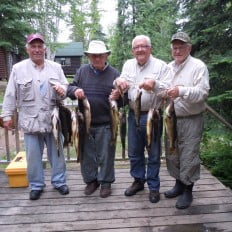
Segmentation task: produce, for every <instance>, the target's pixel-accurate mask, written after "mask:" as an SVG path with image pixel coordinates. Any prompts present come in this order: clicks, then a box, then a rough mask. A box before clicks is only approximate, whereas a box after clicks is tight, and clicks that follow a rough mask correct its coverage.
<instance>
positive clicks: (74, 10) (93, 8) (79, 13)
mask: <svg viewBox="0 0 232 232" xmlns="http://www.w3.org/2000/svg"><path fill="white" fill-rule="evenodd" d="M69 25H70V26H71V27H72V33H71V36H70V38H71V39H72V40H74V41H81V42H83V43H84V44H85V45H87V44H88V43H89V41H90V40H92V39H103V38H104V34H103V33H102V32H101V31H102V28H101V25H100V12H99V10H98V0H91V1H88V0H77V1H76V0H73V1H71V7H70V22H69Z"/></svg>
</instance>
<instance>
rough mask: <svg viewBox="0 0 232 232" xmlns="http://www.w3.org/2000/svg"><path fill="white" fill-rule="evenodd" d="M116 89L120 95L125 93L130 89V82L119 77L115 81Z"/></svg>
mask: <svg viewBox="0 0 232 232" xmlns="http://www.w3.org/2000/svg"><path fill="white" fill-rule="evenodd" d="M115 84H116V88H117V89H118V90H119V91H120V93H121V94H122V93H124V92H126V91H127V90H128V89H129V87H130V86H129V84H128V82H127V81H126V80H125V79H124V78H123V77H118V78H117V79H116V80H115Z"/></svg>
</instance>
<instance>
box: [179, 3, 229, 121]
mask: <svg viewBox="0 0 232 232" xmlns="http://www.w3.org/2000/svg"><path fill="white" fill-rule="evenodd" d="M178 3H179V6H181V7H182V12H183V14H182V18H185V19H187V20H185V21H183V23H182V24H180V25H179V28H180V29H182V28H183V30H184V31H187V32H188V33H189V34H190V36H191V38H192V42H193V45H194V46H193V54H194V56H196V57H200V58H201V59H202V60H203V61H205V62H206V64H207V65H208V68H209V73H210V85H211V91H210V98H209V101H210V104H211V105H212V106H213V107H214V108H215V109H216V110H217V111H219V112H220V113H221V114H223V116H224V117H226V118H227V119H229V120H230V122H232V121H231V120H232V111H231V107H230V105H231V104H232V94H231V90H232V78H231V73H232V65H231V64H232V50H231V47H232V14H231V12H232V2H231V1H230V0H220V1H218V0H201V1H200V0H199V1H195V0H179V1H178Z"/></svg>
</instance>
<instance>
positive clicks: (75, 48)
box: [55, 42, 83, 57]
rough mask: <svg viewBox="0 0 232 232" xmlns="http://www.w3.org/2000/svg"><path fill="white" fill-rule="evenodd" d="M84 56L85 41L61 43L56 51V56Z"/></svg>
mask: <svg viewBox="0 0 232 232" xmlns="http://www.w3.org/2000/svg"><path fill="white" fill-rule="evenodd" d="M67 56H83V42H71V43H61V44H59V47H58V48H57V49H56V51H55V57H67Z"/></svg>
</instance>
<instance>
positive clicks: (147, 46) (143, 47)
mask: <svg viewBox="0 0 232 232" xmlns="http://www.w3.org/2000/svg"><path fill="white" fill-rule="evenodd" d="M150 47H151V46H149V45H139V46H135V47H133V48H132V49H133V50H139V49H142V50H145V49H147V48H150Z"/></svg>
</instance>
